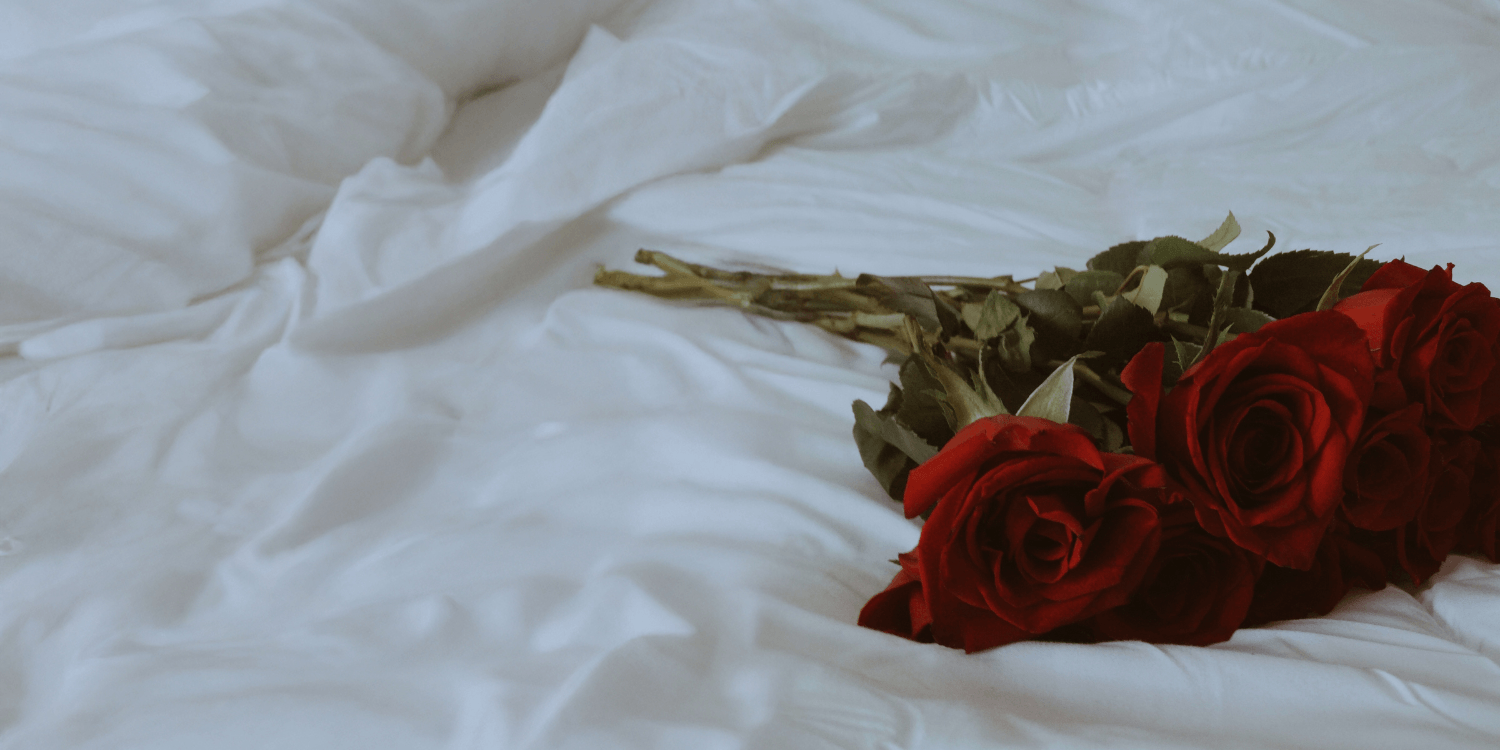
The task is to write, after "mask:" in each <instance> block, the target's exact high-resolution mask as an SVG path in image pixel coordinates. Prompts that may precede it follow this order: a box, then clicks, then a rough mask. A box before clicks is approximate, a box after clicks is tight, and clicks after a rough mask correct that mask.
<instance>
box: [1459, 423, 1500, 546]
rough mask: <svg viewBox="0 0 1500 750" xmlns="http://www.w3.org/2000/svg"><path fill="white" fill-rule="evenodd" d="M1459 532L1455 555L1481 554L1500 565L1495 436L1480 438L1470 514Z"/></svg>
mask: <svg viewBox="0 0 1500 750" xmlns="http://www.w3.org/2000/svg"><path fill="white" fill-rule="evenodd" d="M1484 432H1485V433H1488V432H1489V431H1488V430H1485V431H1484ZM1459 529H1460V530H1459V535H1458V543H1457V546H1455V547H1454V549H1455V551H1458V552H1479V553H1483V554H1484V556H1485V557H1488V558H1489V559H1490V560H1491V561H1493V562H1500V440H1497V439H1496V436H1495V435H1492V434H1483V436H1482V437H1480V438H1479V450H1478V451H1477V452H1476V454H1475V457H1474V474H1473V477H1472V478H1471V479H1470V481H1469V512H1468V514H1467V516H1466V517H1465V518H1464V521H1463V523H1462V524H1460V525H1459Z"/></svg>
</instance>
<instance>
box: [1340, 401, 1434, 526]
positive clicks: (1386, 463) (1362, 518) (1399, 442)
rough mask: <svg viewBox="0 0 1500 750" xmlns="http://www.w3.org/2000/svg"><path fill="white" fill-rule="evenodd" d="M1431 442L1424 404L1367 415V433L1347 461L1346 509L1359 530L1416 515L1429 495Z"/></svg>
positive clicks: (1406, 519)
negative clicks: (1428, 480)
mask: <svg viewBox="0 0 1500 750" xmlns="http://www.w3.org/2000/svg"><path fill="white" fill-rule="evenodd" d="M1431 452H1432V441H1431V440H1429V439H1428V437H1427V432H1426V430H1424V429H1422V405H1421V404H1410V405H1408V406H1407V407H1406V408H1404V409H1401V410H1399V411H1393V412H1391V413H1390V414H1386V415H1383V416H1377V415H1376V414H1375V413H1371V414H1370V415H1369V416H1367V417H1366V418H1365V426H1364V432H1363V433H1362V434H1361V435H1360V436H1359V442H1358V443H1357V444H1356V445H1355V446H1354V450H1353V451H1352V452H1350V454H1349V460H1348V462H1347V463H1346V464H1345V465H1344V492H1345V494H1344V514H1345V515H1346V516H1348V518H1349V522H1350V523H1351V524H1353V525H1354V526H1356V527H1358V528H1361V529H1369V530H1371V531H1385V530H1387V529H1394V528H1396V527H1397V526H1401V525H1402V524H1405V523H1406V522H1408V521H1410V520H1411V519H1412V518H1415V517H1416V515H1417V511H1418V510H1420V509H1421V507H1422V502H1423V501H1424V500H1426V499H1427V465H1428V463H1429V461H1430V455H1431Z"/></svg>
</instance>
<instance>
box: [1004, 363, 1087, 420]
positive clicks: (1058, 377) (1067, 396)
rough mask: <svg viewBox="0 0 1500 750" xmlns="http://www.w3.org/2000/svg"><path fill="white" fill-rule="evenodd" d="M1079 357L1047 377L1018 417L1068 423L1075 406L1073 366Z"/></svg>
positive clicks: (1024, 405)
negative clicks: (1071, 410) (1072, 408)
mask: <svg viewBox="0 0 1500 750" xmlns="http://www.w3.org/2000/svg"><path fill="white" fill-rule="evenodd" d="M1077 361H1078V357H1070V358H1068V361H1066V362H1064V363H1062V364H1061V365H1058V367H1057V369H1056V370H1053V371H1052V374H1051V375H1048V376H1047V379H1046V380H1043V381H1042V384H1041V385H1039V386H1037V387H1036V390H1034V391H1032V392H1031V396H1030V397H1029V398H1027V399H1026V403H1024V404H1021V408H1020V409H1019V410H1017V411H1016V415H1017V416H1022V417H1037V418H1039V419H1049V420H1051V421H1053V422H1059V423H1062V422H1066V421H1068V413H1069V411H1070V409H1071V407H1072V405H1073V364H1074V363H1075V362H1077Z"/></svg>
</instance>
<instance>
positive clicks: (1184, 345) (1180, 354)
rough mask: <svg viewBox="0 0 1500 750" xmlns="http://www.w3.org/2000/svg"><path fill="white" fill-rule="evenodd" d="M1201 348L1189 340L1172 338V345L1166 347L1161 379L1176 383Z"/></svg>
mask: <svg viewBox="0 0 1500 750" xmlns="http://www.w3.org/2000/svg"><path fill="white" fill-rule="evenodd" d="M1202 348H1203V347H1200V346H1198V345H1197V344H1194V343H1193V342H1191V341H1179V340H1177V339H1175V338H1174V339H1172V346H1171V347H1169V348H1168V349H1167V359H1166V362H1165V366H1164V367H1163V368H1162V380H1163V381H1165V382H1166V383H1169V384H1170V383H1176V382H1177V379H1178V378H1180V377H1182V373H1183V371H1184V370H1186V369H1187V368H1188V365H1189V364H1191V363H1192V361H1193V359H1194V358H1196V357H1197V356H1198V350H1199V349H1202Z"/></svg>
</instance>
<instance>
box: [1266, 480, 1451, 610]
mask: <svg viewBox="0 0 1500 750" xmlns="http://www.w3.org/2000/svg"><path fill="white" fill-rule="evenodd" d="M1424 474H1425V472H1424ZM1349 532H1350V527H1349V525H1348V522H1347V521H1345V520H1342V519H1339V520H1336V521H1334V524H1333V525H1332V526H1330V527H1329V529H1328V532H1327V533H1325V534H1324V535H1323V543H1322V544H1320V545H1318V555H1317V557H1316V558H1315V559H1314V560H1313V565H1312V567H1311V568H1309V569H1308V570H1294V569H1292V568H1283V567H1281V566H1278V565H1267V566H1266V567H1265V569H1264V570H1262V571H1261V574H1260V580H1259V581H1257V582H1256V584H1255V600H1254V601H1253V602H1251V604H1250V614H1249V615H1247V616H1246V617H1245V623H1244V624H1245V625H1246V626H1250V625H1260V624H1263V623H1267V622H1272V621H1274V620H1295V619H1298V618H1302V617H1312V616H1322V615H1326V614H1328V613H1329V612H1332V611H1333V608H1334V607H1335V606H1337V605H1338V603H1339V602H1340V601H1341V600H1343V598H1344V595H1345V594H1348V593H1349V590H1350V589H1352V588H1354V587H1355V586H1360V587H1363V588H1367V589H1370V590H1372V591H1378V590H1380V589H1383V588H1385V575H1386V574H1385V564H1384V563H1383V562H1381V560H1380V556H1379V555H1377V554H1375V553H1374V552H1373V551H1371V550H1368V549H1366V548H1364V547H1363V546H1361V545H1359V544H1358V543H1356V542H1355V541H1354V540H1352V539H1350V538H1349Z"/></svg>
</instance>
